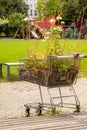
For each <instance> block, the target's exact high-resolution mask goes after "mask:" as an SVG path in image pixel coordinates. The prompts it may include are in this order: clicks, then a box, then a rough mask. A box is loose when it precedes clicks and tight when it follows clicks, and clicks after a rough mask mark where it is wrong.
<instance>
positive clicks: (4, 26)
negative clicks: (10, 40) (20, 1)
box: [0, 19, 14, 37]
mask: <svg viewBox="0 0 87 130" xmlns="http://www.w3.org/2000/svg"><path fill="white" fill-rule="evenodd" d="M13 31H14V29H12V28H11V27H10V26H9V22H8V20H7V19H5V20H2V19H1V20H0V36H1V37H2V36H7V37H8V36H10V37H11V36H12V34H13Z"/></svg>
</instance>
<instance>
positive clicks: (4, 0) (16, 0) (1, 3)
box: [0, 0, 28, 18]
mask: <svg viewBox="0 0 87 130" xmlns="http://www.w3.org/2000/svg"><path fill="white" fill-rule="evenodd" d="M27 12H28V5H26V4H25V2H23V1H22V0H0V17H1V18H8V17H9V15H11V14H13V13H21V14H25V15H27Z"/></svg>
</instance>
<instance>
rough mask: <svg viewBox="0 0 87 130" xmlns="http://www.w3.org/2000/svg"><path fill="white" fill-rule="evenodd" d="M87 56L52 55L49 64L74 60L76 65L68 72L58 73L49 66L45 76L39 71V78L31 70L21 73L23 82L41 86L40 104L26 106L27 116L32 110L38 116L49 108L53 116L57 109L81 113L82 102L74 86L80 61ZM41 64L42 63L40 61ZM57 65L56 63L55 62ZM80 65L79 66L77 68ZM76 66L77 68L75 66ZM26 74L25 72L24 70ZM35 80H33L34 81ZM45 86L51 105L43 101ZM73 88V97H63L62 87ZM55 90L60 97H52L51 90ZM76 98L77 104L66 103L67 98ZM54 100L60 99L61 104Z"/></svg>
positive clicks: (70, 95) (33, 103) (34, 103)
mask: <svg viewBox="0 0 87 130" xmlns="http://www.w3.org/2000/svg"><path fill="white" fill-rule="evenodd" d="M86 57H87V55H86V54H82V55H79V54H72V55H67V56H57V55H52V56H51V57H50V58H49V63H50V62H52V61H57V60H60V59H61V60H64V62H66V59H73V63H74V68H71V69H68V71H64V70H62V71H61V72H60V71H58V70H57V71H56V70H52V66H49V69H48V68H47V69H46V71H45V73H44V74H43V72H42V71H41V72H40V71H39V74H38V76H35V75H34V74H32V73H33V72H32V71H33V70H32V69H31V70H30V71H29V73H28V74H27V75H26V73H25V75H24V74H23V75H21V72H23V71H20V77H21V79H22V80H27V81H29V82H33V83H37V84H38V85H39V92H40V99H41V101H40V102H32V103H27V104H24V106H25V108H26V116H29V115H30V109H31V108H34V109H36V113H37V115H40V114H41V113H42V111H43V110H47V108H50V111H51V112H52V114H55V113H56V108H57V107H65V108H73V109H75V112H80V101H79V99H78V96H77V94H76V91H75V89H74V87H73V86H74V84H75V83H76V81H77V75H78V72H79V67H80V66H79V65H80V61H81V59H82V58H86ZM38 62H40V61H38ZM54 63H55V62H54ZM77 64H78V66H77ZM75 65H76V66H75ZM24 72H25V70H24ZM32 79H33V80H32ZM43 86H45V87H46V88H47V92H48V95H49V98H50V103H44V101H43V94H42V93H43V92H42V89H41V87H43ZM69 86H71V87H72V91H73V95H72V94H69V95H63V94H62V89H61V88H62V87H69ZM54 88H58V91H59V95H58V96H52V95H51V92H50V90H52V89H54ZM71 97H73V98H74V101H75V103H74V104H73V103H64V101H63V100H64V99H65V98H71ZM54 99H56V100H57V99H60V102H59V103H58V104H55V103H54Z"/></svg>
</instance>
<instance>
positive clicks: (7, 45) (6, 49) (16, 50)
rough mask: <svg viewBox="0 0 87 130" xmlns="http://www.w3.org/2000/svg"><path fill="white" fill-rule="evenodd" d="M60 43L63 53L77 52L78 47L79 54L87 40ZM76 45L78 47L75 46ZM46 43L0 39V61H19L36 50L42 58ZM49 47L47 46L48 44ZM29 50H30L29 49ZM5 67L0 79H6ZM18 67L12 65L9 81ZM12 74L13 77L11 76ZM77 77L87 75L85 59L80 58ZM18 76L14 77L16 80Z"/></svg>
mask: <svg viewBox="0 0 87 130" xmlns="http://www.w3.org/2000/svg"><path fill="white" fill-rule="evenodd" d="M60 45H61V46H62V48H64V54H72V53H73V52H74V53H75V52H77V49H78V47H79V53H80V54H86V53H87V40H85V41H84V40H66V41H65V40H61V41H60ZM77 45H78V47H77ZM47 46H48V45H47V43H46V42H45V41H44V40H11V39H10V40H6V39H5V40H0V62H2V63H4V62H19V59H24V58H27V55H28V52H30V53H32V54H34V53H35V52H36V51H38V54H37V55H38V56H39V58H40V59H41V58H44V57H43V55H46V52H47V51H46V48H47ZM48 47H49V46H48ZM29 50H30V51H29ZM6 69H7V68H5V67H4V66H3V78H0V81H1V80H2V81H6V77H7V73H6V72H7V71H6ZM17 72H18V69H17V68H15V67H12V69H11V74H13V75H11V81H13V80H14V75H15V76H16V75H17ZM12 76H13V77H12ZM79 77H87V59H86V58H85V59H82V60H81V69H80V73H79ZM17 79H18V78H16V80H17Z"/></svg>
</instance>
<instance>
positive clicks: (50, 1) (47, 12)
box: [37, 0, 60, 18]
mask: <svg viewBox="0 0 87 130" xmlns="http://www.w3.org/2000/svg"><path fill="white" fill-rule="evenodd" d="M59 1H60V0H38V2H37V10H38V16H39V18H43V17H49V16H52V15H55V14H58V12H59Z"/></svg>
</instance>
